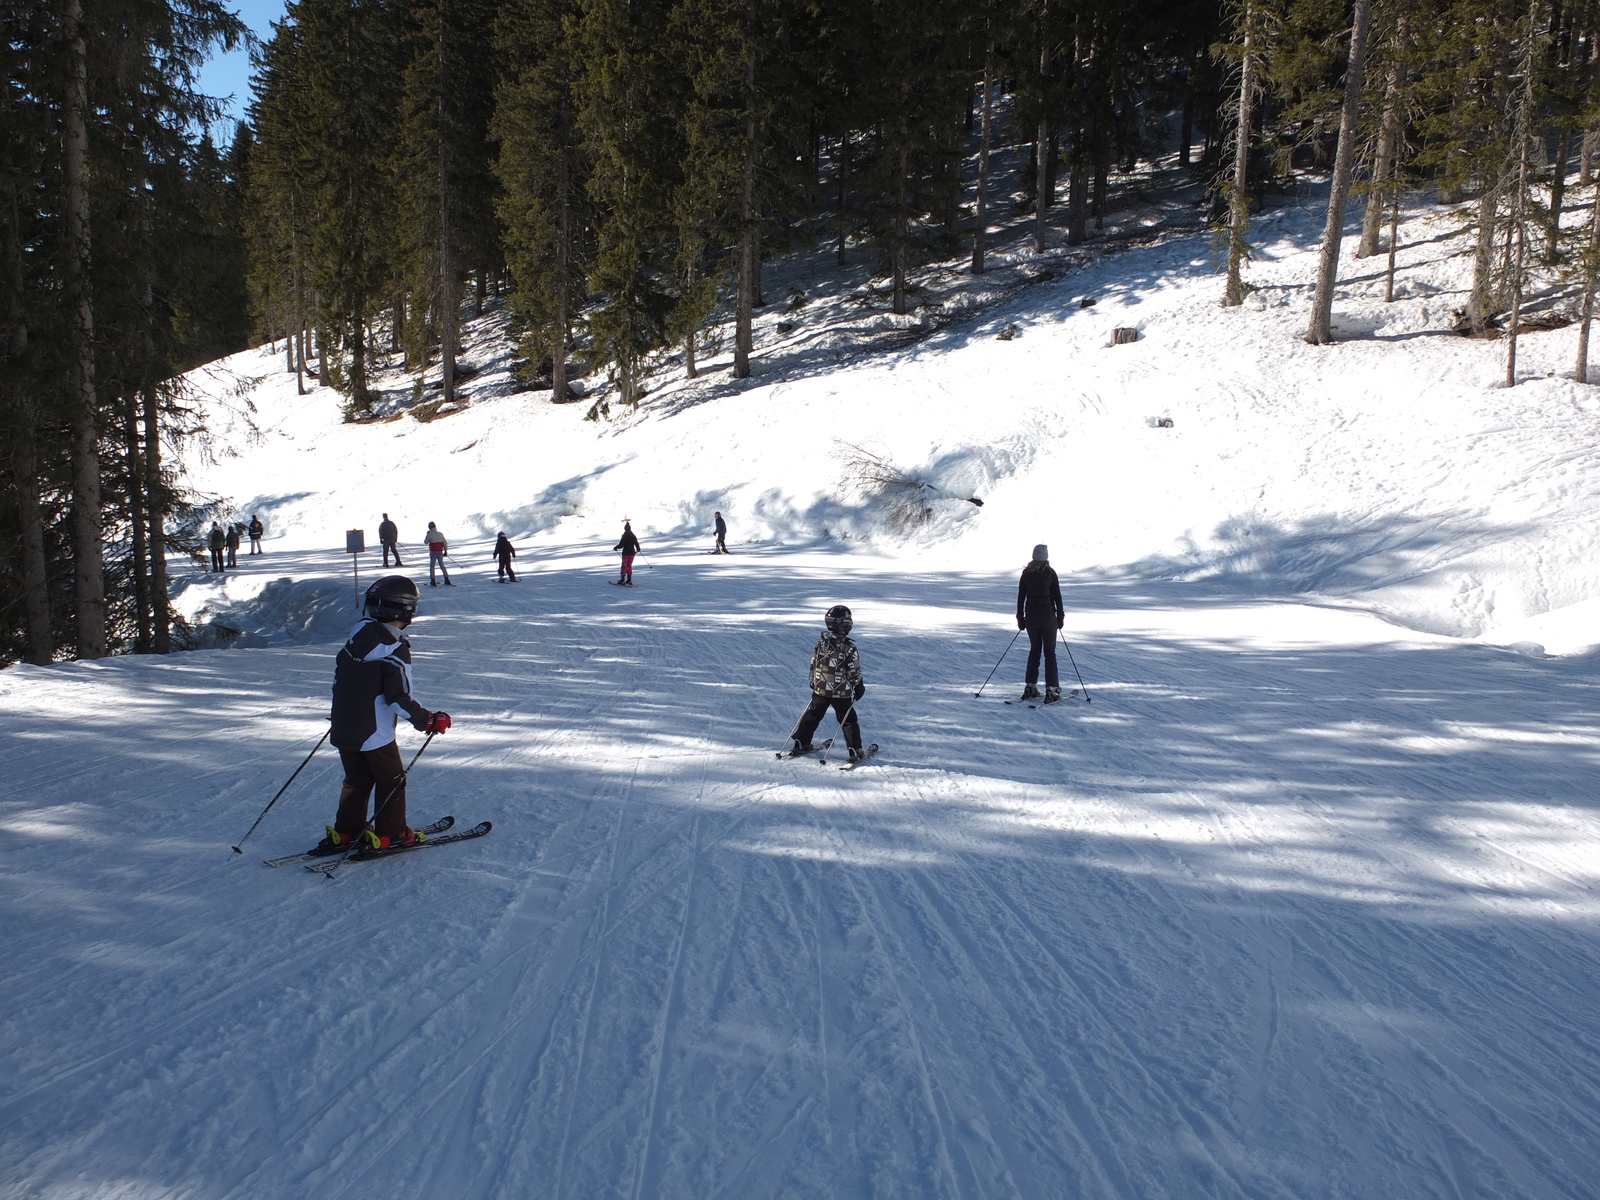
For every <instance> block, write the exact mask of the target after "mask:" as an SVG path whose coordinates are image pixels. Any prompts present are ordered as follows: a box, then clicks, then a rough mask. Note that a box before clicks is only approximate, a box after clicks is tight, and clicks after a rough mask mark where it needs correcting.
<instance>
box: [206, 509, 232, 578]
mask: <svg viewBox="0 0 1600 1200" xmlns="http://www.w3.org/2000/svg"><path fill="white" fill-rule="evenodd" d="M209 545H210V547H211V569H212V570H213V571H221V570H222V569H223V566H222V552H223V551H224V550H226V549H227V548H228V535H227V534H225V533H223V532H222V526H221V525H219V524H217V523H216V522H215V521H213V522H211V538H210V542H209Z"/></svg>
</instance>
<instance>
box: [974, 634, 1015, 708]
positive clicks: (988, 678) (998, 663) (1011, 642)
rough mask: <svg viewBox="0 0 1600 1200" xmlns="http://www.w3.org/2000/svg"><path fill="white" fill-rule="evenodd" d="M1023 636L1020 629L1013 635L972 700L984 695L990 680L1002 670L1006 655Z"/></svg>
mask: <svg viewBox="0 0 1600 1200" xmlns="http://www.w3.org/2000/svg"><path fill="white" fill-rule="evenodd" d="M1021 636H1022V630H1020V629H1019V630H1017V632H1016V633H1015V634H1013V635H1012V638H1011V641H1010V642H1008V643H1007V644H1006V648H1005V649H1004V650H1003V651H1002V652H1001V654H1000V658H999V661H997V662H996V663H995V664H994V666H993V667H991V668H990V670H989V673H988V674H987V675H985V676H984V677H983V684H982V685H981V686H980V687H979V688H978V690H977V691H975V692H973V693H972V698H973V699H974V700H976V699H977V698H978V697H979V696H981V695H983V689H984V688H986V687H988V686H989V680H991V679H993V678H994V673H995V672H996V671H998V670H999V669H1000V663H1003V662H1005V660H1006V655H1007V654H1010V653H1011V647H1012V646H1015V645H1016V644H1017V638H1019V637H1021Z"/></svg>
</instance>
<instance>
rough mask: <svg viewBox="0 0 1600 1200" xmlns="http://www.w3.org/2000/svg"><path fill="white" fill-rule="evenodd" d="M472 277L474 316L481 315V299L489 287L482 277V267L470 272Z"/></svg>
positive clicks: (482, 299)
mask: <svg viewBox="0 0 1600 1200" xmlns="http://www.w3.org/2000/svg"><path fill="white" fill-rule="evenodd" d="M472 278H473V283H472V315H473V317H475V318H476V317H481V316H483V301H484V298H485V296H486V295H487V294H488V291H489V289H488V285H487V284H486V283H485V281H484V278H483V268H482V267H479V268H478V269H477V270H476V271H474V272H473V273H472Z"/></svg>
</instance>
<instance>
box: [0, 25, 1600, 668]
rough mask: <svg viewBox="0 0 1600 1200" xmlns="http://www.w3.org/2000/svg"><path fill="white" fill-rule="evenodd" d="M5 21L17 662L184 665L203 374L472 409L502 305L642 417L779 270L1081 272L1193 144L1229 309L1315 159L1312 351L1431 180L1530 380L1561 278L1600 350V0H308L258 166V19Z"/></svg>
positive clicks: (7, 609) (273, 80)
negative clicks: (1000, 252) (834, 259)
mask: <svg viewBox="0 0 1600 1200" xmlns="http://www.w3.org/2000/svg"><path fill="white" fill-rule="evenodd" d="M0 19H3V20H4V21H5V23H6V25H7V33H8V37H7V41H6V44H5V47H4V49H3V50H0V53H4V54H6V56H7V60H8V61H7V76H8V88H7V91H6V94H5V96H4V97H3V99H0V105H3V107H0V131H3V132H0V137H3V138H4V149H3V152H0V153H3V159H0V200H3V203H4V226H3V237H4V242H3V246H0V249H3V265H0V422H3V424H4V437H5V441H6V446H7V453H6V455H5V456H4V461H3V462H0V472H3V476H0V489H3V496H0V570H3V571H5V572H6V575H7V583H8V584H9V585H10V586H8V587H7V588H6V590H5V593H4V595H5V601H4V607H3V611H4V614H5V619H4V621H3V622H0V662H6V661H14V660H16V659H18V658H26V659H28V660H29V661H33V662H49V661H52V660H53V659H56V658H60V657H63V656H77V657H83V658H93V657H98V656H100V655H102V654H105V653H108V652H114V651H118V650H134V651H156V652H161V651H165V650H167V649H170V648H171V647H172V646H173V645H174V644H175V639H176V641H177V642H179V643H181V640H182V633H183V630H182V629H181V625H180V624H177V623H175V621H174V618H173V616H172V614H171V612H170V610H169V607H168V604H167V602H166V596H167V580H166V559H167V556H168V555H169V553H171V552H172V551H173V550H174V549H176V550H179V551H186V550H188V549H190V548H191V546H190V544H189V539H190V538H191V537H192V532H193V529H194V524H195V521H196V519H197V517H198V515H199V514H203V513H204V512H205V511H206V509H205V507H204V498H201V497H192V496H186V495H184V494H183V493H182V491H181V489H180V488H179V487H178V485H177V481H176V480H175V479H174V477H173V473H172V471H171V470H170V467H169V465H168V462H167V458H166V457H164V455H163V447H167V448H168V450H170V448H171V447H172V446H173V445H174V444H176V443H177V442H178V441H180V440H181V439H183V438H184V437H186V436H192V435H193V434H194V433H195V432H197V430H196V428H195V423H194V420H193V417H192V415H191V414H190V413H188V411H187V410H186V408H185V406H184V397H183V391H182V387H181V384H180V382H179V380H178V376H179V374H180V373H181V372H182V371H184V370H185V369H187V368H189V367H192V366H194V365H195V364H197V363H200V362H204V361H207V360H208V359H210V358H212V357H215V356H217V355H219V354H222V353H225V352H227V351H231V350H235V349H239V348H242V347H243V346H244V345H245V344H247V343H248V342H250V341H252V340H255V341H266V340H269V339H270V340H273V341H274V342H277V341H279V340H280V339H281V340H282V341H283V344H284V352H285V355H286V360H285V362H286V366H287V367H288V368H289V369H291V370H295V371H300V372H308V371H310V372H315V373H316V374H317V375H318V376H319V377H320V380H321V382H322V383H324V384H329V385H332V386H333V387H336V388H337V389H338V390H339V391H340V392H341V393H342V395H343V396H344V398H345V404H346V407H347V412H348V414H349V415H351V416H352V417H358V416H360V415H361V414H362V413H363V412H365V411H368V410H369V408H370V406H371V404H372V402H373V394H372V387H371V384H370V377H371V373H372V371H373V369H374V367H375V365H377V364H379V363H386V362H389V361H391V357H393V356H400V357H403V359H404V362H405V364H406V366H407V368H408V369H410V370H413V371H420V370H422V369H423V368H424V367H427V368H430V369H436V370H438V371H439V373H440V375H441V376H442V384H443V388H444V395H445V398H446V399H447V400H448V399H451V398H453V397H454V394H455V388H456V384H457V379H458V370H457V365H456V357H457V354H458V352H459V345H460V322H461V319H462V315H463V313H464V312H467V311H477V310H481V307H482V305H483V303H484V302H485V299H486V297H487V296H488V295H490V294H493V293H504V294H505V295H506V296H507V299H508V304H509V307H510V311H511V319H512V327H513V330H514V332H515V334H516V336H517V337H518V339H519V342H520V346H521V350H522V355H523V358H524V359H525V360H526V364H527V366H526V370H527V371H528V373H529V374H530V375H531V376H534V377H537V378H538V380H539V383H540V386H548V387H549V388H550V390H551V397H552V399H553V400H555V401H557V402H561V401H565V400H568V399H571V398H573V397H574V388H573V386H572V379H573V376H574V374H575V373H576V372H577V371H578V370H583V371H588V372H600V371H604V372H606V373H607V375H608V376H609V378H610V381H611V383H612V385H613V393H612V394H614V396H615V398H616V399H617V401H619V402H620V403H622V404H626V405H631V404H634V403H637V401H638V399H639V398H640V395H641V394H642V389H643V386H644V385H643V379H644V375H645V372H646V370H647V368H648V366H649V364H650V363H651V362H652V361H654V360H657V359H658V358H659V356H660V355H661V354H663V353H664V352H671V353H676V354H681V355H682V358H683V361H684V363H685V366H686V368H687V370H688V372H689V373H690V374H691V375H693V374H694V373H695V372H696V363H697V356H699V355H703V354H704V353H705V350H706V346H705V344H704V341H703V339H704V337H705V335H706V331H707V330H708V328H709V327H710V325H711V322H712V316H713V314H714V312H715V311H716V310H717V308H718V305H719V304H724V305H726V306H727V311H729V312H730V313H731V315H732V318H733V322H732V323H733V364H732V373H733V375H734V376H735V377H736V378H742V377H744V376H746V375H748V373H749V370H750V355H751V351H752V340H751V329H752V320H753V314H754V313H755V311H756V310H757V309H758V308H760V307H762V306H763V305H764V303H765V299H766V298H765V297H764V295H763V292H762V264H763V261H764V259H766V258H768V257H769V256H771V255H774V254H784V253H788V252H791V251H794V250H797V249H800V248H805V247H815V246H818V245H828V246H832V245H835V244H836V245H837V249H838V253H839V254H840V255H841V256H843V255H844V254H845V252H846V248H847V246H852V247H857V248H859V250H858V252H865V253H867V254H870V255H871V256H872V259H873V265H874V267H875V270H876V272H877V273H878V274H879V275H880V276H881V278H882V279H883V281H884V292H885V294H886V296H887V297H888V303H889V304H890V305H891V307H892V308H893V309H894V310H895V311H896V312H904V311H907V309H908V308H909V307H911V306H913V305H914V303H915V292H914V288H913V286H912V283H911V279H912V276H913V273H914V271H915V269H916V267H917V266H918V265H919V264H921V263H925V262H928V261H933V260H949V259H952V258H955V257H957V256H959V258H960V261H962V262H963V263H965V264H967V265H968V266H969V267H970V269H971V270H972V271H974V272H982V271H983V270H984V269H985V265H986V252H987V247H986V237H987V236H988V235H990V234H991V233H992V232H993V229H994V226H995V225H996V224H997V223H998V218H999V217H1000V216H1002V215H1004V216H1005V217H1006V218H1007V219H1010V218H1012V217H1014V216H1015V215H1017V213H1018V212H1019V209H1020V210H1022V211H1026V212H1027V213H1029V214H1031V218H1030V219H1031V221H1032V230H1031V235H1032V237H1033V240H1034V244H1035V246H1036V248H1038V249H1040V250H1042V249H1044V247H1045V245H1046V239H1047V235H1048V236H1049V237H1050V238H1052V239H1054V238H1056V237H1062V238H1064V240H1065V241H1066V242H1067V243H1068V244H1076V243H1079V242H1082V241H1084V240H1085V239H1086V238H1088V237H1090V236H1092V226H1093V224H1094V223H1096V222H1098V221H1099V220H1100V219H1101V217H1102V216H1103V213H1104V211H1105V208H1106V205H1107V198H1108V188H1110V187H1111V186H1112V181H1113V180H1114V179H1115V177H1116V175H1117V173H1118V172H1126V171H1128V170H1131V169H1132V168H1133V167H1135V166H1136V164H1138V163H1139V162H1140V161H1141V160H1151V159H1154V158H1157V157H1159V156H1161V155H1163V154H1167V153H1170V148H1171V146H1172V143H1173V140H1174V135H1176V141H1177V145H1178V158H1179V162H1180V164H1181V165H1182V166H1184V167H1186V168H1188V169H1189V170H1191V171H1192V172H1194V174H1195V177H1196V178H1197V179H1198V180H1199V181H1201V182H1202V183H1203V184H1204V185H1205V187H1204V190H1205V195H1206V199H1205V201H1203V203H1204V205H1205V208H1206V210H1207V213H1208V215H1209V216H1210V218H1211V219H1212V220H1213V222H1214V223H1215V225H1216V228H1217V229H1218V233H1219V239H1220V240H1219V248H1220V252H1221V260H1222V264H1223V266H1224V268H1225V270H1224V279H1223V286H1222V288H1221V289H1220V295H1219V300H1220V301H1221V302H1222V303H1226V304H1237V303H1240V302H1242V301H1243V299H1244V298H1245V296H1246V294H1247V292H1248V291H1249V288H1250V285H1249V281H1248V269H1247V263H1248V259H1249V255H1250V241H1249V237H1250V233H1249V230H1250V216H1251V212H1252V210H1253V208H1254V207H1255V206H1256V205H1257V204H1259V202H1260V200H1261V199H1262V197H1263V195H1264V194H1265V193H1267V192H1268V191H1269V190H1270V189H1272V188H1274V187H1281V186H1282V185H1283V184H1285V183H1286V182H1287V181H1289V180H1290V179H1291V178H1292V176H1293V174H1294V173H1295V172H1296V171H1297V170H1301V169H1307V168H1309V169H1312V170H1316V171H1326V172H1328V173H1329V175H1330V177H1331V180H1332V187H1331V192H1332V197H1331V200H1330V204H1329V221H1328V229H1329V232H1328V235H1327V238H1326V240H1325V246H1324V255H1323V266H1322V270H1321V271H1320V272H1319V276H1318V279H1317V280H1316V290H1315V301H1316V302H1315V303H1314V304H1313V311H1312V319H1311V323H1310V326H1309V328H1308V330H1307V337H1308V340H1311V341H1314V342H1326V341H1330V340H1331V325H1330V323H1329V313H1330V310H1331V301H1332V290H1333V284H1334V283H1335V282H1336V278H1337V266H1338V246H1339V241H1340V239H1341V237H1342V233H1343V229H1344V216H1345V210H1346V207H1347V205H1356V206H1359V211H1360V212H1361V216H1362V223H1361V231H1360V234H1359V243H1358V246H1357V253H1358V254H1359V255H1362V256H1370V255H1375V254H1381V253H1382V252H1383V251H1384V250H1385V248H1386V244H1387V245H1388V246H1390V247H1392V233H1391V232H1389V231H1392V229H1393V227H1394V226H1395V224H1396V222H1397V220H1398V212H1399V207H1400V205H1401V203H1402V201H1403V198H1404V197H1405V196H1406V195H1407V194H1409V193H1415V192H1419V191H1421V190H1423V189H1427V190H1429V191H1430V192H1432V193H1434V194H1436V195H1437V196H1438V198H1440V199H1443V200H1445V201H1447V202H1451V203H1456V204H1459V205H1460V206H1461V209H1460V211H1461V212H1462V214H1463V218H1462V219H1463V226H1464V229H1463V232H1464V236H1465V237H1466V238H1467V239H1468V241H1467V244H1468V245H1469V246H1470V248H1471V253H1472V255H1473V265H1474V272H1473V285H1472V289H1471V294H1470V297H1469V299H1468V302H1467V303H1466V304H1465V305H1464V306H1463V312H1462V329H1463V331H1464V332H1467V333H1474V334H1478V335H1481V336H1490V335H1495V334H1497V333H1501V332H1504V333H1509V334H1510V335H1511V336H1510V337H1508V338H1507V343H1508V348H1509V349H1510V353H1509V354H1508V359H1509V360H1510V361H1509V362H1508V373H1509V375H1508V377H1510V378H1514V377H1515V376H1514V372H1515V365H1514V346H1515V335H1516V332H1517V331H1518V329H1519V328H1520V327H1521V326H1520V324H1519V318H1518V313H1519V311H1520V308H1521V306H1522V305H1523V304H1524V303H1525V301H1526V300H1527V298H1528V297H1529V296H1531V295H1533V294H1535V293H1536V292H1537V293H1542V294H1543V295H1545V296H1546V297H1548V296H1549V295H1550V294H1552V292H1560V293H1561V294H1562V295H1563V296H1567V297H1570V298H1571V301H1572V306H1573V307H1574V308H1576V309H1578V310H1581V311H1580V315H1581V318H1582V320H1583V324H1584V331H1585V337H1584V341H1585V343H1586V340H1587V337H1586V335H1587V328H1588V321H1589V316H1590V313H1591V311H1592V306H1593V293H1594V284H1595V276H1596V270H1597V267H1600V253H1597V249H1596V244H1597V240H1600V206H1595V205H1594V197H1593V196H1592V195H1591V196H1587V197H1585V198H1584V199H1585V200H1586V201H1587V203H1588V204H1589V205H1590V206H1591V210H1592V211H1591V213H1590V214H1588V216H1589V219H1588V220H1586V221H1582V222H1577V221H1569V222H1567V223H1566V224H1565V226H1564V225H1563V222H1562V219H1561V217H1562V213H1563V210H1564V208H1565V209H1570V208H1571V207H1572V204H1573V202H1574V198H1572V197H1569V196H1568V195H1567V188H1568V186H1569V181H1570V179H1571V177H1572V170H1573V169H1574V167H1575V168H1576V170H1577V178H1578V181H1579V184H1580V186H1587V185H1589V184H1590V183H1591V182H1592V181H1593V179H1594V176H1595V172H1596V161H1595V160H1596V156H1597V153H1600V143H1597V135H1596V130H1597V128H1600V121H1597V104H1596V99H1597V97H1596V85H1597V80H1596V70H1595V67H1596V63H1595V40H1596V32H1597V28H1600V0H1581V2H1579V3H1567V2H1563V0H1340V2H1333V0H1229V2H1227V3H1220V2H1219V0H1176V2H1174V0H1153V2H1152V3H1149V4H1145V5H1139V6H1132V5H1098V4H1096V5H1091V4H1087V3H1083V2H1082V0H1076V2H1067V0H961V2H957V0H918V2H917V3H907V2H905V0H855V2H853V3H846V2H845V0H295V2H293V3H290V4H289V5H288V6H287V10H286V13H285V16H284V19H283V20H281V21H280V22H277V23H275V25H274V26H273V31H272V35H271V36H270V37H269V38H268V39H266V41H265V42H263V43H262V44H260V45H259V46H257V47H256V48H255V51H254V53H255V75H254V80H253V100H252V103H251V105H250V109H249V119H248V121H247V122H244V123H241V124H240V125H239V128H238V130H237V133H236V134H235V136H234V138H233V139H232V142H231V144H230V145H229V147H228V149H227V150H226V151H225V152H219V151H218V150H217V149H216V148H215V147H214V146H213V145H212V144H211V142H210V140H209V139H208V138H207V137H205V136H203V135H197V134H196V132H195V131H196V130H197V129H203V128H205V126H206V123H207V122H208V121H209V120H212V119H214V118H215V115H216V114H215V111H214V106H213V105H212V104H211V102H209V101H207V100H206V98H205V97H203V96H200V95H199V94H198V93H197V92H196V90H195V87H194V70H195V68H196V66H197V65H198V63H199V62H200V61H201V59H202V58H203V56H204V54H205V53H207V52H208V50H209V49H211V48H214V47H218V46H231V45H233V44H235V43H236V42H237V41H238V39H240V38H241V37H242V36H243V30H242V29H241V27H240V26H239V24H238V22H237V20H236V19H235V18H233V17H232V16H231V15H230V14H229V13H228V12H227V11H226V9H225V8H223V7H221V6H220V5H216V4H213V3H208V2H206V0H116V2H115V3H103V2H101V0H54V2H52V3H29V2H26V0H24V2H23V3H20V4H13V5H10V6H8V8H7V9H6V13H5V16H4V17H3V18H0ZM1004 148H1010V149H1011V150H1013V151H1015V152H1016V153H1013V154H1011V155H1009V156H1007V158H1006V161H1008V162H1012V163H1015V164H1018V165H1017V166H1016V167H1015V169H1014V170H1013V171H1012V172H1011V174H1010V175H1009V176H1008V177H1005V178H1002V177H1001V175H1000V172H998V170H997V169H995V167H994V164H993V163H992V161H991V160H992V159H993V157H994V155H996V154H997V153H998V152H999V151H1000V150H1002V149H1004ZM1056 210H1061V211H1060V212H1057V211H1056ZM1053 214H1054V215H1053ZM1585 359H1586V345H1585V346H1584V348H1583V349H1582V350H1580V356H1579V364H1578V369H1577V374H1578V377H1579V378H1580V379H1582V378H1584V372H1585Z"/></svg>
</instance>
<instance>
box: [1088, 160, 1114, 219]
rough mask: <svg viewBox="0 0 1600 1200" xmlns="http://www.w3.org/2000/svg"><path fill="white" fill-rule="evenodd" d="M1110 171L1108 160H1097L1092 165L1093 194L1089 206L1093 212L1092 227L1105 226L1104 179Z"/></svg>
mask: <svg viewBox="0 0 1600 1200" xmlns="http://www.w3.org/2000/svg"><path fill="white" fill-rule="evenodd" d="M1110 173H1111V164H1110V163H1109V162H1097V163H1095V165H1094V196H1093V198H1092V200H1091V202H1090V207H1091V208H1092V210H1093V212H1094V227H1095V228H1096V229H1104V228H1105V227H1106V179H1107V176H1109V175H1110Z"/></svg>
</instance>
